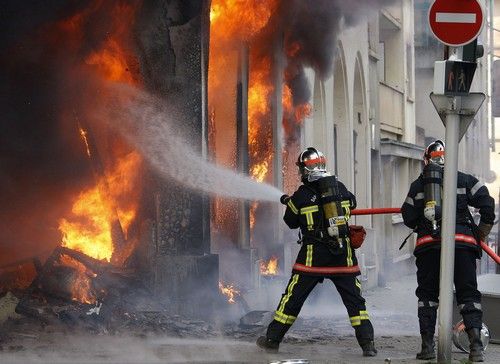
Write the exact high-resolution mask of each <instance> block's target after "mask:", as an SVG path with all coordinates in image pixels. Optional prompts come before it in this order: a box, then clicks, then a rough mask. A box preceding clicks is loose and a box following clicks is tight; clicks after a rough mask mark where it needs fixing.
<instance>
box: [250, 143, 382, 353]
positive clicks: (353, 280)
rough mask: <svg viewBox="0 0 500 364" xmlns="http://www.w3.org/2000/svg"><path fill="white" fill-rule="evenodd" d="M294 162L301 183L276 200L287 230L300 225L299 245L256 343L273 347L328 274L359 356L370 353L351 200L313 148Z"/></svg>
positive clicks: (370, 336)
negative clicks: (284, 285)
mask: <svg viewBox="0 0 500 364" xmlns="http://www.w3.org/2000/svg"><path fill="white" fill-rule="evenodd" d="M297 166H298V168H299V173H300V176H301V180H302V183H303V184H302V185H301V186H300V187H299V189H298V190H297V191H295V193H294V194H293V195H292V196H291V197H290V196H287V195H283V196H282V197H281V199H280V201H281V202H282V203H283V204H286V206H287V207H286V211H285V216H284V218H283V219H284V221H285V223H286V224H287V225H288V227H290V228H291V229H296V228H300V232H299V242H300V244H301V245H302V247H301V249H300V251H299V254H298V256H297V260H296V262H295V264H294V265H293V271H292V277H291V278H290V281H289V283H288V286H287V288H286V290H285V293H284V294H283V296H282V298H281V300H280V302H279V304H278V307H277V309H276V311H275V314H274V319H273V321H272V322H271V323H270V324H269V326H268V328H267V333H266V335H265V336H261V337H259V338H258V340H257V345H258V346H260V347H262V348H264V349H266V350H268V351H277V350H278V348H279V345H280V342H281V341H282V339H283V337H284V336H285V334H286V332H287V331H288V329H289V328H290V327H291V326H292V324H293V323H294V322H295V320H296V318H297V316H298V314H299V312H300V310H301V308H302V305H303V304H304V302H305V300H306V299H307V297H308V295H309V294H310V293H311V291H312V290H313V289H314V287H315V286H316V285H317V284H318V283H320V282H322V281H323V280H324V278H328V279H330V280H331V281H332V282H333V283H334V284H335V286H336V288H337V290H338V292H339V294H340V296H341V297H342V301H343V302H344V305H345V307H346V309H347V313H348V315H349V320H350V323H351V326H352V327H353V328H354V331H355V334H356V339H357V340H358V343H359V345H360V346H361V349H362V351H363V356H375V355H377V350H376V349H375V345H374V341H373V339H374V333H373V326H372V324H371V322H370V319H369V316H368V312H367V311H366V305H365V299H364V298H363V297H362V295H361V283H360V282H359V280H358V278H357V276H358V275H359V274H360V270H359V267H358V262H357V259H356V255H355V254H354V247H353V246H352V245H351V240H350V236H349V225H348V221H349V217H350V214H351V210H352V209H355V208H356V198H355V197H354V195H353V194H352V193H351V192H350V191H349V190H348V189H347V188H346V187H345V185H344V184H343V183H342V182H340V181H339V180H338V179H337V178H336V177H335V176H332V175H330V174H329V173H328V172H327V171H326V159H325V157H324V155H323V153H321V152H320V151H318V150H317V149H315V148H312V147H309V148H307V149H306V150H304V151H303V152H302V153H300V155H299V157H298V160H297Z"/></svg>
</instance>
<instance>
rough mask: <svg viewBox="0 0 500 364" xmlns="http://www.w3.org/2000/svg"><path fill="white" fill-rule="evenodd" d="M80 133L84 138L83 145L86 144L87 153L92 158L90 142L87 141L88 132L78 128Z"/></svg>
mask: <svg viewBox="0 0 500 364" xmlns="http://www.w3.org/2000/svg"><path fill="white" fill-rule="evenodd" d="M78 130H79V131H80V136H81V137H82V140H83V143H84V144H85V150H86V151H87V155H88V156H89V157H90V147H89V141H88V139H87V132H86V131H85V130H84V129H83V128H81V127H80V128H78Z"/></svg>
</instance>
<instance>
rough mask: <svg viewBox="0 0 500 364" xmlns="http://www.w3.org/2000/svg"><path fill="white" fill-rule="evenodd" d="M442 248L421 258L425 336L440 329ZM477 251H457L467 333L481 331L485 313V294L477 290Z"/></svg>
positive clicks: (419, 272) (421, 318) (456, 280)
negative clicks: (438, 315) (437, 328)
mask: <svg viewBox="0 0 500 364" xmlns="http://www.w3.org/2000/svg"><path fill="white" fill-rule="evenodd" d="M440 252H441V251H440V250H439V249H429V250H427V251H424V252H422V253H419V254H418V255H417V260H416V264H417V283H418V287H417V290H416V291H415V293H416V295H417V297H418V321H419V324H420V333H421V334H422V335H425V334H432V335H434V330H435V327H436V316H437V309H438V305H439V269H440V268H439V267H440V254H441V253H440ZM476 254H477V253H476V252H475V251H473V250H468V249H455V272H454V275H453V282H454V283H455V292H456V299H457V304H458V307H459V309H460V314H461V315H462V317H463V320H464V325H465V328H466V330H468V329H471V328H478V329H481V327H482V320H483V312H482V310H481V293H480V292H479V291H478V290H477V277H476V256H477V255H476Z"/></svg>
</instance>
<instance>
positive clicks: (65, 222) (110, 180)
mask: <svg viewBox="0 0 500 364" xmlns="http://www.w3.org/2000/svg"><path fill="white" fill-rule="evenodd" d="M139 4H140V3H139V2H138V3H137V4H135V5H132V4H127V3H124V2H115V3H113V4H112V5H110V4H109V3H108V4H106V3H105V2H103V1H101V0H95V1H92V2H91V3H89V5H88V7H86V8H85V9H83V10H82V11H81V12H79V13H78V14H75V15H73V16H71V17H69V18H67V19H64V20H62V21H61V22H59V23H58V24H57V25H56V28H57V29H59V30H62V32H60V33H59V34H63V35H59V36H64V37H65V38H66V39H65V42H66V44H70V45H71V47H72V48H74V51H75V52H76V53H81V52H82V49H84V43H83V39H84V37H85V30H84V29H85V28H84V27H85V26H86V25H87V24H88V23H89V19H92V17H93V16H94V15H95V13H96V12H98V11H105V12H107V15H108V16H109V23H108V24H107V26H108V30H107V32H106V36H105V37H103V38H102V40H101V41H100V42H99V43H98V46H97V47H94V48H93V49H92V50H91V51H88V52H87V54H85V53H82V56H80V58H81V61H80V65H79V66H80V67H82V68H84V69H86V70H87V71H88V72H90V73H91V74H92V75H93V76H94V77H96V78H97V79H100V80H101V82H122V83H127V84H133V85H137V84H138V83H139V82H140V81H139V80H140V75H139V73H138V71H136V69H137V66H136V64H137V60H136V58H135V56H134V54H133V52H131V51H130V47H129V46H128V44H129V42H130V41H131V39H132V33H131V30H132V29H133V24H134V20H135V14H136V11H137V9H138V6H139ZM97 95H99V97H106V95H105V93H104V92H103V90H102V89H96V90H95V95H94V97H97ZM82 98H83V97H82ZM91 102H92V101H91V100H90V99H89V105H88V106H89V107H92V106H91V104H90V103H91ZM82 118H85V115H83V116H82ZM104 122H105V121H104V120H103V124H104ZM78 129H79V133H80V137H81V139H82V141H83V143H84V146H85V153H86V154H87V156H88V158H89V164H90V165H92V166H93V172H94V177H95V185H94V186H91V187H88V188H86V189H84V190H83V191H80V192H79V193H78V195H77V197H76V198H75V200H74V202H73V204H72V208H71V214H70V215H69V216H66V217H64V218H62V219H61V220H60V221H59V230H60V231H61V233H62V245H63V246H65V247H68V248H71V249H74V250H77V251H80V252H82V253H84V254H86V255H88V256H90V257H93V258H96V259H99V260H106V261H111V260H112V258H113V261H115V262H117V261H120V262H123V260H124V258H125V257H123V256H121V257H120V259H118V260H117V259H115V258H116V257H115V256H114V254H115V255H116V254H117V248H118V247H117V243H118V242H120V243H121V244H122V245H123V243H124V242H123V241H122V240H126V238H127V230H128V228H129V226H130V225H131V223H132V222H133V220H134V218H135V217H136V214H137V208H138V194H137V190H138V189H137V187H138V178H137V177H138V171H139V169H140V165H141V163H142V159H141V157H140V155H139V154H138V153H137V152H135V151H131V150H130V148H128V147H127V146H126V145H125V144H124V143H123V141H119V140H116V139H115V140H114V141H113V142H112V143H109V145H108V146H107V148H106V150H105V152H106V161H107V162H108V163H107V164H104V163H103V160H101V156H100V155H98V154H97V153H96V148H98V145H95V143H96V141H95V138H92V139H93V142H92V143H91V142H90V140H89V136H90V135H89V133H90V131H89V130H88V129H86V128H84V127H82V126H81V125H80V124H79V125H78ZM93 137H95V136H93ZM96 165H97V166H99V168H96V167H95V166H96ZM117 234H118V235H120V236H118V237H117ZM122 248H124V247H122V246H121V247H120V249H122ZM118 253H120V254H123V251H120V252H118ZM80 296H81V295H80Z"/></svg>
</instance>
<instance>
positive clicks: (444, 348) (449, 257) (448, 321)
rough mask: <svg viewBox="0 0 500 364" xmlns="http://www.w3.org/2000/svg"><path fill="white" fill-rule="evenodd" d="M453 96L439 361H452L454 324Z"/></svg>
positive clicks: (456, 127)
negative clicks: (452, 329)
mask: <svg viewBox="0 0 500 364" xmlns="http://www.w3.org/2000/svg"><path fill="white" fill-rule="evenodd" d="M457 98H460V96H457V97H454V98H453V102H452V104H451V105H452V108H451V110H448V111H447V112H446V134H445V141H446V162H445V164H444V180H443V190H444V191H443V192H444V193H443V219H442V226H441V264H440V277H439V323H438V363H451V340H452V337H451V335H452V331H451V327H452V326H453V316H452V313H453V275H454V274H453V273H454V266H455V221H456V214H457V212H456V207H457V173H458V139H459V126H460V116H459V115H458V110H457Z"/></svg>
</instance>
